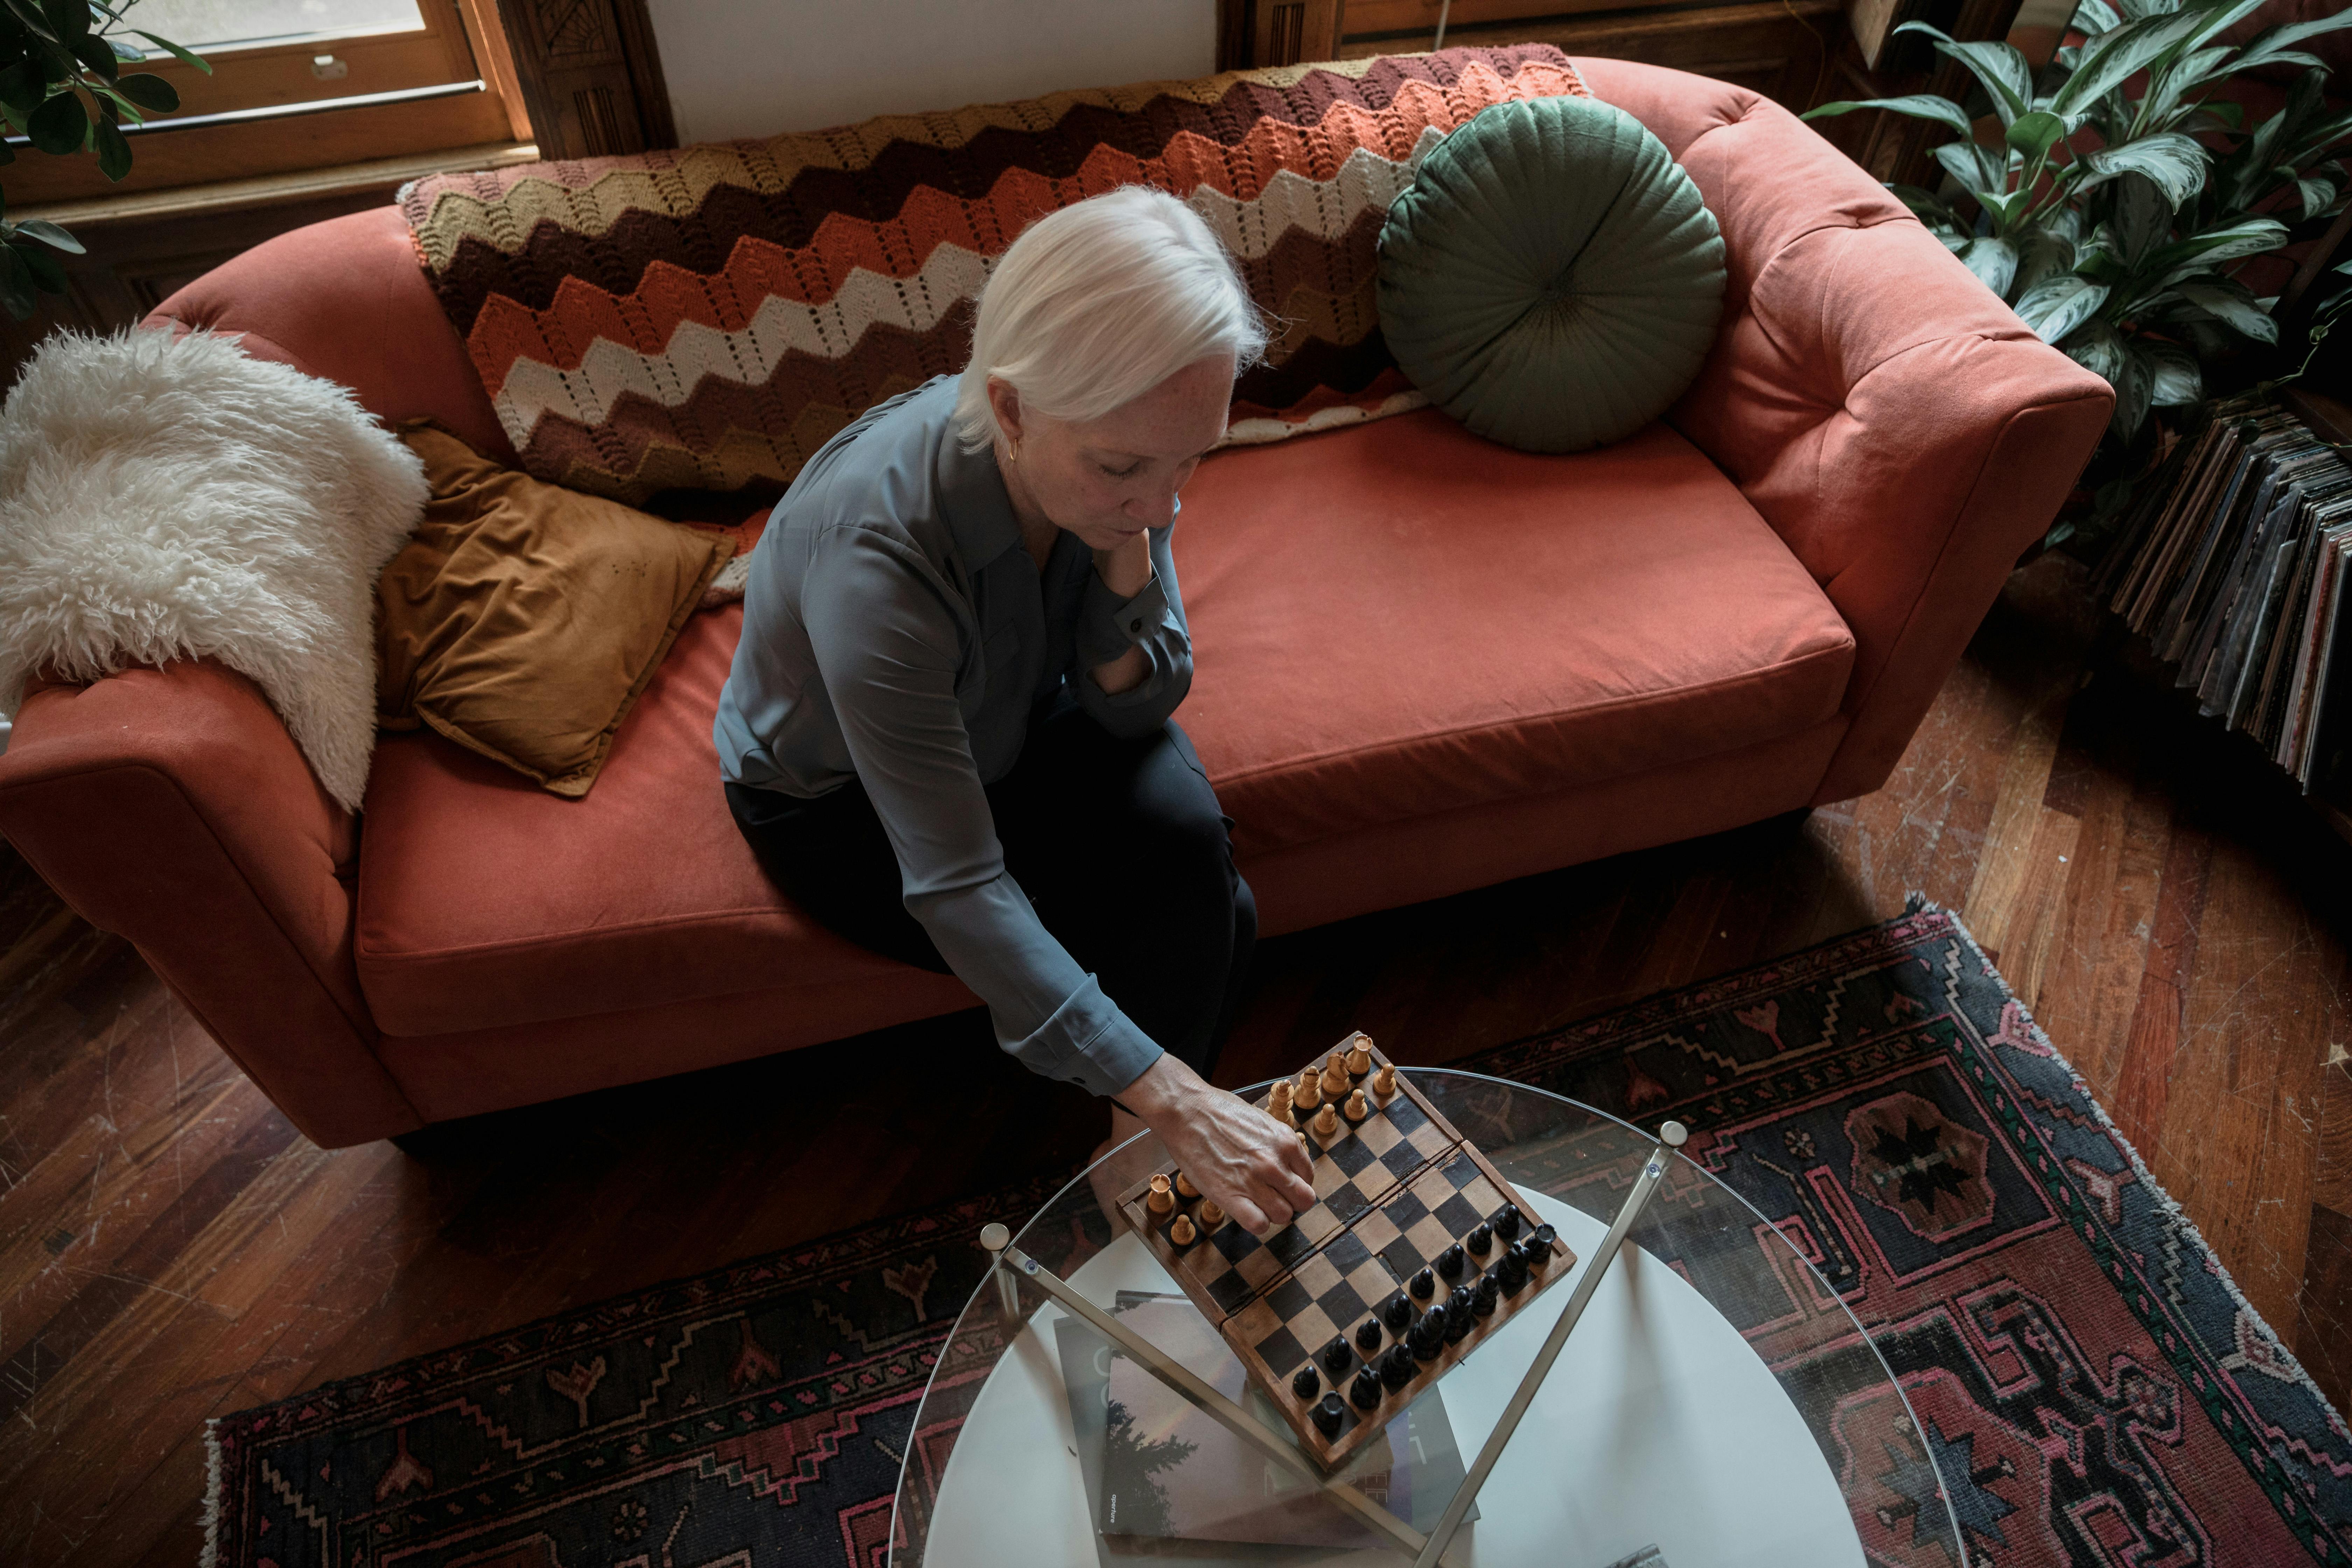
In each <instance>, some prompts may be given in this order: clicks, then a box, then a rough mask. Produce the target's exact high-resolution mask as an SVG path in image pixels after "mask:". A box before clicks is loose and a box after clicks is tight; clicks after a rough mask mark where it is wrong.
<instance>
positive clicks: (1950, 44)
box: [1895, 22, 2033, 125]
mask: <svg viewBox="0 0 2352 1568" xmlns="http://www.w3.org/2000/svg"><path fill="white" fill-rule="evenodd" d="M1895 31H1896V32H1897V33H1919V34H1922V35H1924V36H1926V37H1927V38H1929V39H1930V40H1932V41H1933V42H1934V44H1935V46H1936V52H1937V54H1940V55H1944V56H1948V58H1952V59H1956V60H1958V61H1959V62H1960V64H1962V65H1964V66H1966V67H1967V68H1968V69H1969V75H1971V76H1973V77H1975V78H1976V79H1977V80H1978V81H1979V82H1981V83H1983V84H1984V89H1985V92H1986V94H1987V95H1988V96H1989V97H1990V98H1991V100H1992V107H1993V112H1994V113H1996V114H1998V115H2000V122H2001V124H2003V125H2008V124H2009V123H2010V122H2011V121H2014V120H2015V119H2016V118H2017V117H2018V116H2019V115H2021V114H2022V113H2024V112H2025V111H2026V110H2028V109H2030V108H2031V107H2032V104H2033V68H2032V66H2030V65H2028V64H2027V63H2026V59H2025V56H2024V55H2023V54H2021V52H2019V51H2018V50H2017V49H2016V48H2014V47H2011V45H2008V44H2002V43H1967V44H1964V43H1961V42H1959V41H1958V39H1956V38H1953V37H1949V36H1948V35H1947V34H1945V33H1944V32H1942V31H1940V30H1939V29H1937V28H1935V27H1931V26H1928V25H1927V23H1925V22H1906V23H1904V24H1903V25H1902V26H1899V27H1897V28H1895Z"/></svg>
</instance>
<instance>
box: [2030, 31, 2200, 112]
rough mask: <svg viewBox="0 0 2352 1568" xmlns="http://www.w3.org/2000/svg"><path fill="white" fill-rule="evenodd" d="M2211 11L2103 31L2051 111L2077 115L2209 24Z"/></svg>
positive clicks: (2056, 96)
mask: <svg viewBox="0 0 2352 1568" xmlns="http://www.w3.org/2000/svg"><path fill="white" fill-rule="evenodd" d="M2207 16H2208V13H2206V12H2202V11H2189V12H2185V13H2182V14H2179V15H2177V16H2148V17H2144V18H2142V19H2141V20H2139V21H2137V22H2126V23H2125V24H2124V25H2123V26H2120V27H2117V28H2116V30H2115V31H2113V32H2111V33H2102V34H2100V35H2099V37H2097V38H2096V39H2095V40H2093V41H2092V42H2091V43H2090V44H2088V45H2086V46H2084V49H2083V63H2082V66H2081V67H2080V68H2078V69H2077V70H2076V71H2075V72H2074V75H2073V76H2071V77H2069V78H2067V79H2066V85H2065V86H2063V87H2062V88H2060V89H2058V90H2057V91H2056V92H2054V93H2053V94H2052V95H2051V98H2050V105H2049V107H2050V109H2051V111H2052V112H2053V113H2056V114H2075V113H2081V112H2084V111H2086V110H2089V109H2090V107H2091V106H2092V105H2093V104H2095V103H2096V102H2098V101H2099V100H2101V99H2103V98H2105V97H2106V96H2107V94H2108V93H2109V92H2110V91H2112V90H2114V89H2116V88H2118V87H2120V86H2122V85H2123V84H2124V83H2125V82H2126V80H2128V79H2130V78H2132V77H2134V76H2136V75H2137V74H2138V73H2139V72H2141V71H2143V70H2145V69H2147V68H2148V67H2149V66H2151V65H2153V64H2155V63H2156V61H2157V60H2158V59H2159V58H2162V57H2163V56H2165V55H2167V54H2168V53H2170V52H2171V51H2172V50H2174V49H2176V48H2178V47H2180V45H2181V44H2183V43H2185V42H2186V41H2188V40H2189V38H2191V37H2195V36H2196V35H2197V32H2198V29H2200V27H2202V26H2205V23H2206V19H2207Z"/></svg>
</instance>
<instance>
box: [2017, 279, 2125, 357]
mask: <svg viewBox="0 0 2352 1568" xmlns="http://www.w3.org/2000/svg"><path fill="white" fill-rule="evenodd" d="M2106 302H2107V291H2106V289H2103V288H2101V287H2100V286H2099V285H2098V284H2096V283H2094V282H2092V281H2090V280H2089V279H2085V278H2078V277H2076V276H2075V275H2074V273H2072V272H2063V273H2061V274H2059V275H2058V276H2057V277H2055V278H2047V279H2042V281H2041V282H2040V283H2037V284H2035V285H2034V286H2033V287H2032V289H2027V290H2026V291H2025V293H2024V295H2023V296H2022V297H2021V298H2020V299H2019V300H2018V301H2017V304H2016V307H2015V309H2016V310H2017V319H2018V320H2019V321H2023V322H2024V323H2025V324H2026V325H2027V326H2029V327H2031V328H2032V329H2033V332H2034V335H2035V336H2036V337H2039V338H2040V339H2041V340H2042V342H2045V343H2054V342H2059V341H2060V340H2062V339H2063V338H2064V337H2065V336H2066V335H2067V334H2068V333H2069V332H2072V331H2074V329H2075V328H2076V327H2079V326H2081V325H2082V324H2083V323H2084V321H2089V320H2090V319H2091V317H2092V316H2094V315H2095V314H2096V313H2097V311H2098V309H2099V307H2100V306H2102V305H2104V304H2105V303H2106Z"/></svg>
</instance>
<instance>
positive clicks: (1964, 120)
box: [1798, 92, 1969, 136]
mask: <svg viewBox="0 0 2352 1568" xmlns="http://www.w3.org/2000/svg"><path fill="white" fill-rule="evenodd" d="M1857 109H1884V110H1889V111H1890V112H1892V113H1895V114H1907V115H1909V116H1911V117H1912V118H1913V119H1915V120H1932V121H1936V123H1937V124H1938V125H1946V126H1949V127H1950V128H1951V131H1952V133H1953V134H1954V135H1956V136H1966V135H1968V134H1969V117H1968V116H1967V115H1966V114H1965V113H1963V112H1961V110H1960V106H1959V105H1958V104H1957V103H1954V102H1953V101H1952V100H1950V99H1948V98H1937V96H1936V95H1935V94H1934V93H1931V92H1917V93H1913V94H1911V95H1910V96H1909V97H1907V98H1863V99H1840V100H1838V101H1837V102H1835V103H1824V104H1822V106H1821V107H1820V108H1819V109H1808V110H1805V112H1804V113H1802V114H1801V115H1799V116H1798V118H1799V119H1801V120H1825V119H1827V118H1829V117H1830V116H1831V115H1832V114H1849V113H1852V112H1853V110H1857Z"/></svg>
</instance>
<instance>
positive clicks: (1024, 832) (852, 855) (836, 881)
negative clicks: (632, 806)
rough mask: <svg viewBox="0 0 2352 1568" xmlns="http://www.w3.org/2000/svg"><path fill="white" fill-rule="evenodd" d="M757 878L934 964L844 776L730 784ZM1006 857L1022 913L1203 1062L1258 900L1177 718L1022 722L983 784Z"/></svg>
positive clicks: (1122, 1004) (1174, 1048) (823, 917)
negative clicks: (1125, 724) (788, 787)
mask: <svg viewBox="0 0 2352 1568" xmlns="http://www.w3.org/2000/svg"><path fill="white" fill-rule="evenodd" d="M726 787H727V804H728V806H729V808H730V810H731V811H732V812H733V813H734V816H735V823H736V826H738V827H740V828H741V829H742V832H743V837H744V838H745V839H746V840H748V841H749V842H750V844H751V850H752V853H754V854H755V855H757V856H758V857H759V859H760V864H761V867H762V868H764V869H765V870H766V871H767V873H768V876H769V878H770V879H772V881H774V883H775V884H776V886H777V887H779V888H781V889H782V890H783V892H784V894H785V895H786V896H787V897H789V898H790V899H791V900H793V902H794V903H796V904H798V905H800V906H801V908H802V909H803V910H807V911H808V913H809V914H810V915H812V916H813V917H814V918H815V919H816V920H817V921H820V922H821V923H823V924H824V926H826V927H827V928H829V929H830V930H832V931H836V932H838V933H839V934H841V935H842V936H845V937H847V938H848V939H849V940H850V941H852V942H856V943H858V944H859V945H861V946H864V947H866V948H870V949H872V950H873V951H874V952H879V953H883V954H885V955H887V956H888V957H891V958H896V959H898V960H900V961H901V962H903V963H911V964H915V965H917V966H919V967H920V968H924V969H929V970H933V971H935V972H937V973H942V974H944V973H947V972H948V965H947V962H946V961H945V960H944V959H942V958H941V957H940V952H939V949H938V948H936V947H934V946H933V945H932V944H931V939H930V937H929V934H928V933H927V932H926V931H924V930H923V927H922V923H921V922H920V921H917V920H916V919H915V917H914V916H912V915H910V914H908V912H907V907H906V905H905V903H904V902H902V901H901V897H900V889H901V884H900V882H899V877H898V856H897V853H896V852H895V851H894V850H892V848H891V847H890V840H889V837H888V836H887V834H885V833H884V832H883V829H882V821H881V818H880V817H879V816H877V815H876V814H875V810H874V804H873V802H872V801H871V800H869V799H868V798H867V796H866V791H865V789H864V788H863V787H862V786H860V785H859V784H856V782H855V781H853V782H851V783H849V784H845V785H843V786H842V787H841V788H839V789H837V790H835V791H834V792H833V793H832V794H830V795H823V796H820V797H818V798H817V799H815V800H803V799H801V798H799V797H798V796H794V795H782V794H780V793H778V792H776V791H774V790H763V789H749V788H746V787H744V786H743V785H740V784H729V785H727V786H726ZM988 804H989V809H990V811H991V812H992V814H993V815H994V816H995V818H996V837H997V839H998V841H999V842H1000V843H1001V844H1003V847H1004V864H1005V868H1006V869H1007V870H1009V871H1011V872H1012V873H1013V880H1014V881H1016V882H1018V883H1020V884H1021V890H1022V891H1023V892H1024V893H1026V894H1027V895H1028V896H1029V901H1030V904H1031V905H1032V907H1034V909H1035V910H1036V911H1037V917H1038V919H1039V920H1040V921H1044V922H1045V929H1046V930H1047V931H1051V932H1053V933H1054V936H1055V940H1057V941H1058V942H1061V944H1062V945H1063V946H1064V947H1065V948H1066V949H1067V950H1068V951H1069V953H1070V956H1071V957H1072V958H1074V959H1076V961H1077V963H1078V965H1079V967H1080V968H1082V969H1085V970H1087V972H1089V973H1092V974H1094V975H1095V976H1096V978H1097V980H1098V981H1099V982H1100V983H1101V985H1102V988H1103V991H1104V993H1105V994H1108V996H1109V997H1110V999H1111V1000H1112V1001H1113V1002H1115V1003H1117V1004H1118V1006H1119V1008H1120V1009H1121V1010H1122V1011H1123V1012H1125V1013H1126V1014H1127V1016H1129V1018H1132V1019H1133V1020H1134V1021H1135V1023H1136V1025H1137V1026H1138V1027H1139V1028H1141V1029H1142V1030H1143V1031H1144V1033H1146V1034H1148V1035H1150V1037H1151V1038H1152V1039H1153V1040H1155V1041H1157V1042H1158V1043H1159V1045H1160V1047H1161V1048H1162V1049H1163V1050H1166V1051H1168V1052H1170V1053H1171V1055H1174V1056H1176V1057H1179V1058H1181V1059H1182V1060H1184V1061H1185V1062H1187V1063H1189V1064H1191V1066H1192V1068H1194V1069H1195V1070H1197V1071H1198V1072H1199V1073H1200V1074H1201V1076H1202V1078H1207V1077H1208V1076H1209V1074H1210V1071H1211V1069H1212V1068H1214V1066H1215V1065H1216V1059H1217V1052H1218V1050H1219V1048H1220V1047H1223V1044H1224V1039H1225V1035H1226V1032H1227V1031H1228V1030H1229V1029H1231V1028H1232V1026H1233V1021H1234V1011H1235V1009H1236V1008H1237V1007H1238V1006H1239V1005H1240V1001H1241V993H1242V982H1243V978H1244V971H1245V970H1246V969H1247V967H1248V964H1249V954H1250V948H1251V946H1252V944H1253V943H1255V941H1256V940H1257V901H1256V900H1255V899H1254V898H1253V897H1251V894H1250V889H1249V884H1248V883H1247V882H1244V880H1242V878H1241V874H1240V873H1239V872H1237V871H1235V870H1234V854H1233V844H1232V840H1231V838H1230V837H1229V833H1230V830H1231V829H1232V827H1233V819H1232V818H1230V817H1228V816H1224V815H1223V813H1222V812H1220V811H1219V810H1218V809H1217V796H1216V793H1215V791H1213V789H1211V788H1210V786H1209V778H1208V774H1207V773H1204V772H1202V768H1201V759H1200V757H1199V756H1198V755H1197V754H1196V753H1195V752H1193V750H1192V741H1191V740H1190V739H1188V738H1187V737H1186V736H1185V734H1184V731H1181V730H1180V729H1178V728H1177V727H1176V725H1175V724H1173V723H1170V724H1168V725H1166V726H1164V727H1162V728H1161V729H1160V730H1159V731H1156V732H1154V733H1152V734H1150V735H1148V736H1145V737H1143V738H1141V739H1139V740H1120V739H1118V738H1117V737H1115V736H1113V735H1111V734H1109V733H1108V731H1105V730H1104V729H1103V728H1102V726H1100V725H1099V724H1097V723H1096V722H1095V721H1093V720H1092V719H1089V718H1087V716H1086V714H1084V713H1083V712H1081V711H1079V710H1077V709H1076V707H1073V706H1069V705H1063V706H1060V707H1057V708H1055V709H1053V710H1049V711H1048V713H1047V714H1046V715H1045V717H1043V718H1041V719H1039V720H1038V721H1035V722H1034V723H1032V724H1031V726H1030V728H1029V734H1028V738H1027V740H1026V741H1025V742H1024V743H1023V746H1022V750H1021V760H1020V762H1019V763H1016V764H1015V765H1014V767H1013V772H1012V773H1008V774H1006V775H1005V776H1004V777H1003V779H1001V780H999V781H998V782H997V783H995V784H991V785H989V786H988Z"/></svg>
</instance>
